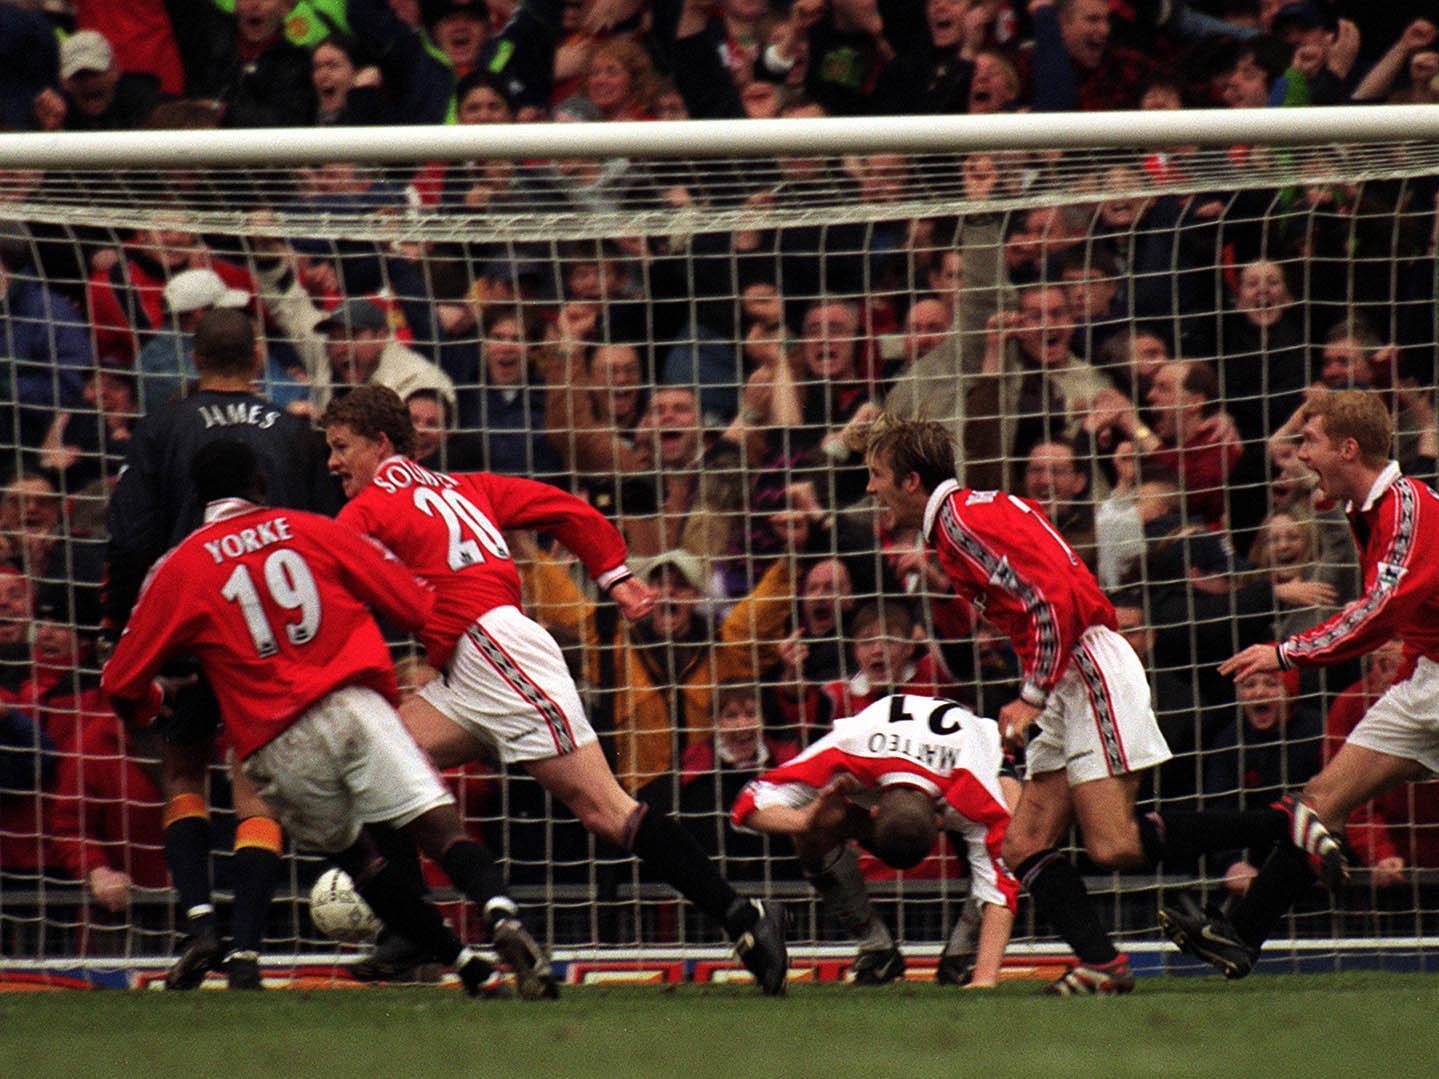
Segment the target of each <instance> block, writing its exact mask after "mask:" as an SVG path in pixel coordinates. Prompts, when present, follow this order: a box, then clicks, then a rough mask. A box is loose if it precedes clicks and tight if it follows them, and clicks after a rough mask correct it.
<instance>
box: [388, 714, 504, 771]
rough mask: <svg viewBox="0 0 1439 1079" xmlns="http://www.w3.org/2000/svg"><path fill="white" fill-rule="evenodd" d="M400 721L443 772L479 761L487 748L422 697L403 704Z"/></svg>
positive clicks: (431, 761) (432, 762)
mask: <svg viewBox="0 0 1439 1079" xmlns="http://www.w3.org/2000/svg"><path fill="white" fill-rule="evenodd" d="M399 712H400V720H401V722H403V723H404V725H405V729H406V730H407V731H409V732H410V737H411V738H413V739H414V740H415V742H416V743H417V744H418V745H419V747H420V748H421V749H423V750H424V751H425V756H427V757H429V758H430V763H431V764H433V765H434V766H435V767H436V768H438V769H439V770H440V771H444V770H445V769H446V768H454V767H456V766H457V765H461V764H468V763H469V762H470V761H474V760H479V759H480V758H481V757H483V756H484V755H485V752H486V746H485V744H484V743H483V742H481V741H480V740H479V739H478V738H476V737H475V736H474V735H472V734H470V732H469V731H467V730H465V728H463V727H461V726H460V725H459V724H458V723H456V722H455V721H454V720H453V719H451V718H450V717H449V716H447V715H445V713H443V712H441V711H440V710H439V709H438V708H436V707H435V706H434V705H433V704H431V703H430V702H429V701H427V700H425V699H424V698H423V697H419V696H410V697H407V698H406V699H405V700H403V701H401V702H400V707H399Z"/></svg>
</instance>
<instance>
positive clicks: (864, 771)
mask: <svg viewBox="0 0 1439 1079" xmlns="http://www.w3.org/2000/svg"><path fill="white" fill-rule="evenodd" d="M1003 763H1004V754H1003V750H1002V749H1001V748H1000V743H999V728H998V727H997V726H996V725H995V723H994V721H993V720H991V719H984V718H982V717H980V716H976V715H975V714H974V713H972V712H970V711H969V710H968V709H967V708H965V707H964V706H963V705H961V704H958V703H956V702H955V701H947V700H942V699H940V698H936V697H922V696H916V695H913V694H895V695H893V696H890V697H885V698H883V699H881V700H879V701H876V702H875V703H874V704H871V705H870V706H869V707H867V708H865V709H863V710H862V711H861V712H859V713H858V714H857V715H854V716H850V717H848V718H845V719H840V720H837V721H836V722H835V724H834V729H833V730H831V731H830V733H829V734H826V735H825V736H824V737H823V738H821V739H820V740H819V741H817V742H815V743H814V744H813V745H811V746H810V747H809V748H808V749H806V750H805V751H804V752H803V753H801V754H800V755H799V756H797V757H795V758H794V759H793V760H791V761H789V762H787V763H785V764H783V765H781V766H780V767H778V768H774V769H771V770H770V771H768V772H766V773H765V774H764V775H762V776H760V777H759V778H758V779H755V780H752V781H751V782H750V783H749V784H748V785H747V786H746V787H745V788H744V790H743V791H742V792H740V796H739V797H738V798H737V799H736V800H735V804H734V807H733V809H732V810H731V813H730V820H731V821H732V822H733V824H734V825H735V827H737V828H748V829H751V830H753V831H756V832H768V833H773V834H780V835H789V836H793V837H794V845H795V852H796V855H797V856H798V858H799V862H800V865H801V866H803V867H804V871H805V875H806V876H807V877H808V878H809V880H810V883H812V884H813V885H814V886H815V889H816V890H817V891H818V892H819V895H820V900H821V903H822V904H823V906H824V908H825V910H826V911H827V912H828V913H829V914H830V915H831V916H832V917H834V918H836V919H837V920H838V921H839V922H840V924H841V925H843V926H844V927H845V929H846V930H848V931H849V932H850V933H851V935H853V936H855V937H857V938H858V939H859V940H860V952H859V956H858V958H857V959H856V960H855V965H854V971H855V981H856V982H857V983H860V984H880V983H882V982H886V981H892V980H894V979H895V978H897V977H899V976H900V975H901V974H903V973H904V959H903V957H902V956H901V955H900V953H899V950H898V949H897V948H896V947H895V944H894V941H893V938H891V936H890V934H889V929H888V927H887V926H885V924H884V922H883V921H882V920H881V919H880V917H879V915H878V914H876V913H875V911H874V908H873V907H872V906H871V904H870V901H869V896H868V895H867V894H866V892H865V887H864V879H863V877H861V876H860V872H859V866H858V864H857V862H856V860H855V857H854V853H853V848H852V847H851V846H850V844H849V840H851V839H853V840H857V841H858V842H859V843H860V844H861V845H863V846H864V847H865V848H866V849H868V850H869V851H871V852H872V853H873V854H874V855H875V856H876V857H877V858H879V859H880V860H881V861H883V862H885V863H886V864H887V865H890V866H893V867H894V868H895V869H909V868H912V867H913V866H916V865H918V864H919V863H920V862H922V861H923V860H924V859H925V857H926V856H927V855H928V854H929V852H930V851H931V850H932V849H933V847H934V843H935V840H936V839H937V837H938V832H939V828H940V826H941V824H942V825H943V827H944V828H945V829H946V830H947V831H948V832H949V833H950V835H951V836H952V837H954V838H955V839H956V840H957V842H959V843H962V844H963V845H964V847H965V851H966V854H967V856H968V859H969V874H970V899H971V901H974V902H977V903H978V904H980V905H981V909H982V914H981V915H980V924H979V943H978V949H977V951H976V953H975V955H974V970H973V973H972V975H970V977H969V981H968V984H969V985H970V986H973V987H975V988H988V987H992V986H993V985H995V984H996V983H997V981H998V979H999V967H1000V963H1001V962H1002V960H1003V958H1004V949H1005V946H1006V945H1007V944H1008V943H1009V934H1010V930H1011V929H1012V928H1013V926H1014V913H1015V906H1016V903H1017V901H1018V896H1019V882H1018V881H1016V880H1015V879H1014V877H1013V876H1012V875H1011V874H1010V872H1009V869H1008V867H1007V866H1005V864H1004V862H1003V861H1002V859H1001V858H1000V847H1001V845H1002V844H1003V842H1004V831H1005V828H1006V827H1007V826H1008V825H1009V816H1010V806H1009V801H1008V799H1007V797H1006V795H1005V792H1004V790H1003V789H1002V787H1001V783H1000V769H1001V766H1002V765H1003ZM1010 782H1011V783H1012V782H1013V781H1012V780H1011V781H1010ZM959 928H960V927H959V926H958V925H956V933H955V934H951V937H950V943H949V944H948V945H947V946H946V948H945V951H944V953H943V954H942V955H941V956H940V977H941V980H945V981H959V980H961V978H962V974H961V973H960V972H958V971H956V970H954V969H953V968H954V966H955V965H957V964H962V965H967V961H968V960H967V957H966V956H962V955H960V954H959V953H958V951H957V947H956V946H957V945H958V944H960V943H961V941H962V940H963V935H962V934H960V933H959ZM965 973H967V972H965Z"/></svg>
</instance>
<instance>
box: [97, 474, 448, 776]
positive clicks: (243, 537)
mask: <svg viewBox="0 0 1439 1079" xmlns="http://www.w3.org/2000/svg"><path fill="white" fill-rule="evenodd" d="M205 517H206V523H205V524H204V525H201V526H200V527H199V528H197V529H196V530H195V531H194V532H192V533H190V535H189V536H187V537H186V538H185V539H184V540H183V541H181V543H180V545H179V546H177V547H175V548H174V549H173V550H172V551H170V553H169V554H167V555H165V557H164V558H162V559H161V560H160V561H159V562H157V563H155V567H154V569H153V570H151V572H150V577H149V579H148V580H147V581H146V583H145V587H144V589H143V590H142V591H141V593H140V599H139V601H138V602H137V603H136V604H135V612H134V614H133V615H132V616H131V619H130V624H129V626H128V628H127V629H126V630H125V633H124V634H123V635H122V636H121V638H120V642H119V644H118V645H116V647H115V652H114V654H113V655H112V656H111V657H110V661H109V662H108V663H106V664H105V671H104V674H103V675H102V677H101V685H102V686H103V687H104V689H105V691H106V693H108V694H109V695H110V697H111V698H112V699H113V700H114V701H115V703H116V707H117V709H119V710H120V714H121V715H127V714H129V713H133V712H136V711H137V706H139V710H140V711H141V712H142V713H143V711H144V710H145V709H153V708H154V707H155V706H156V705H157V704H158V700H157V691H156V690H155V689H154V688H153V679H154V677H155V675H156V674H157V673H158V672H159V671H160V669H161V668H162V667H163V666H164V665H165V662H166V661H167V660H169V659H170V658H171V657H173V656H177V655H182V654H186V653H193V654H194V655H195V656H197V657H198V658H199V660H200V663H201V666H202V667H203V668H204V671H205V674H206V677H207V678H208V679H209V682H210V685H211V686H212V687H213V689H214V691H215V695H216V697H218V698H219V701H220V713H221V716H222V717H223V719H224V722H225V729H226V730H227V731H228V732H229V735H230V740H231V742H232V743H233V744H234V747H235V752H236V753H237V754H238V755H239V756H240V758H241V759H242V760H243V759H244V758H245V757H248V756H249V755H250V754H251V753H253V752H255V750H257V749H259V748H260V747H261V746H263V745H265V744H266V743H267V742H269V741H270V740H271V739H273V738H274V737H275V736H276V735H278V734H279V733H280V732H282V731H284V730H285V729H286V728H287V727H289V726H290V725H291V724H292V723H294V722H295V720H297V719H298V718H299V717H300V716H301V715H302V714H303V713H304V712H305V710H306V709H307V708H309V707H310V705H312V704H314V703H315V702H316V701H318V700H320V699H321V698H322V697H325V696H326V695H328V694H329V693H331V692H333V691H334V690H336V689H340V688H343V687H344V686H349V685H363V686H369V687H370V688H371V689H374V690H376V691H378V692H379V693H381V694H383V695H384V696H385V697H386V698H387V699H389V700H390V701H395V700H396V699H397V698H398V690H397V687H396V684H395V670H394V664H393V663H392V662H391V661H390V652H389V649H388V648H387V647H386V646H385V642H384V639H383V638H382V637H381V636H380V629H379V627H378V626H377V625H376V624H375V620H374V618H373V617H372V616H371V615H370V612H369V611H368V610H367V609H366V607H365V605H366V604H369V605H370V606H371V607H374V608H375V609H376V610H377V611H378V612H379V613H380V614H382V615H384V616H385V617H386V618H387V619H389V620H390V621H392V622H394V623H395V624H396V625H398V626H400V627H401V628H403V629H407V630H414V629H417V628H418V627H419V626H420V625H421V624H422V623H423V622H424V620H425V619H426V618H427V617H428V616H429V613H430V611H431V609H432V607H433V604H434V596H433V594H432V593H431V592H430V590H429V589H427V588H425V587H424V586H423V585H422V584H420V583H419V582H418V581H416V580H415V578H414V576H413V574H411V573H410V571H409V570H407V569H406V568H405V567H404V566H403V565H401V564H400V563H399V562H398V561H396V560H395V559H393V558H390V557H388V555H387V554H386V553H385V552H384V551H382V550H380V549H379V548H377V547H376V546H375V545H374V544H373V543H370V542H368V541H367V540H365V539H364V538H362V537H360V536H357V535H356V534H355V533H354V532H352V531H351V530H350V529H348V528H345V527H344V526H343V525H340V524H337V523H336V522H334V521H332V520H330V519H329V518H327V517H321V516H318V515H317V514H312V513H305V512H302V511H300V510H290V509H278V508H272V507H269V506H256V505H253V504H251V503H249V502H243V501H241V500H239V499H225V500H223V501H221V502H214V503H211V504H210V506H209V508H208V509H207V510H206V513H205Z"/></svg>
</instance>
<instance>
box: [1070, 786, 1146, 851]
mask: <svg viewBox="0 0 1439 1079" xmlns="http://www.w3.org/2000/svg"><path fill="white" fill-rule="evenodd" d="M1139 779H1140V777H1139V775H1138V774H1133V773H1131V774H1129V775H1121V776H1110V777H1109V778H1107V779H1093V780H1090V781H1089V782H1088V783H1080V784H1079V785H1078V786H1075V787H1071V788H1070V791H1069V796H1070V800H1071V802H1072V804H1073V806H1074V817H1075V820H1076V821H1077V822H1078V824H1079V832H1080V835H1082V836H1083V837H1084V849H1085V851H1086V852H1087V853H1088V854H1089V857H1090V858H1091V859H1093V860H1094V863H1095V864H1096V865H1101V866H1104V867H1105V868H1108V869H1133V868H1136V867H1139V866H1143V865H1144V864H1145V858H1144V849H1143V847H1142V845H1141V844H1140V841H1139V822H1138V821H1136V820H1135V819H1134V799H1135V796H1136V795H1137V794H1138V792H1139Z"/></svg>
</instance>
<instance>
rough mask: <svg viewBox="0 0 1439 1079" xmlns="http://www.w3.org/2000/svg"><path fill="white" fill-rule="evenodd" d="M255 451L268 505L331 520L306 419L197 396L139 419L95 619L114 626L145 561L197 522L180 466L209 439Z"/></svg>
mask: <svg viewBox="0 0 1439 1079" xmlns="http://www.w3.org/2000/svg"><path fill="white" fill-rule="evenodd" d="M226 438H227V439H235V440H236V441H239V442H243V443H245V444H246V445H248V446H249V447H250V448H251V449H252V450H254V451H255V456H256V457H257V458H259V462H260V468H261V470H262V471H263V472H264V474H265V484H266V496H265V501H266V503H267V504H268V505H272V506H283V507H285V508H288V509H303V510H310V511H312V512H315V513H323V514H327V515H333V514H334V513H335V512H336V511H337V510H338V509H339V507H340V504H341V501H342V499H341V496H340V493H339V487H338V485H337V484H336V483H335V481H334V479H333V477H331V476H330V474H329V470H328V469H327V467H326V463H325V462H326V460H327V457H328V455H327V453H326V451H325V443H324V439H323V438H322V437H321V435H320V434H319V432H318V431H316V430H314V429H313V428H312V427H311V426H310V424H309V422H308V421H307V420H304V419H301V418H300V417H299V416H295V415H292V414H290V413H288V412H286V411H285V410H284V409H282V408H280V407H279V406H277V405H275V404H273V403H271V402H269V401H267V400H265V399H264V398H263V397H256V396H254V395H253V394H249V393H238V392H220V391H215V390H201V391H198V392H196V393H193V394H191V395H190V396H188V397H185V398H183V399H181V400H179V401H172V402H170V403H168V404H166V405H164V406H162V407H161V408H159V409H157V410H155V411H154V412H151V413H150V414H149V415H147V416H146V417H145V418H144V419H143V420H141V421H140V424H139V426H138V427H137V428H136V431H135V435H134V437H133V438H132V439H131V440H130V447H129V452H128V453H127V454H126V457H125V467H124V468H123V469H122V470H121V472H120V479H119V482H118V483H117V484H116V486H115V491H114V494H113V495H111V498H110V507H109V528H110V545H109V548H108V550H107V552H106V554H107V563H108V566H107V582H106V588H105V599H104V605H105V612H104V613H105V621H106V624H107V625H109V626H111V627H112V628H114V629H119V628H120V627H122V626H123V625H124V624H125V622H126V620H127V619H128V618H129V616H130V610H131V608H132V607H133V606H134V605H135V597H136V596H137V595H138V594H139V592H140V584H141V582H143V581H144V579H145V574H146V573H147V572H149V569H150V567H151V566H152V565H154V564H155V560H156V559H158V558H159V557H160V556H161V555H162V554H164V553H165V552H166V551H168V550H169V549H170V548H171V547H173V546H175V544H177V543H179V542H180V540H181V539H183V538H184V537H185V536H187V535H189V533H190V532H192V531H194V529H195V528H196V527H198V526H199V524H200V523H201V518H202V516H203V513H204V508H205V507H204V506H202V505H200V503H199V502H198V500H197V498H196V495H195V491H194V485H193V484H192V483H191V481H190V460H191V458H193V457H194V456H195V453H196V451H197V450H199V449H200V448H201V447H202V446H205V445H207V444H209V443H211V442H214V441H216V440H218V439H226Z"/></svg>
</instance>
